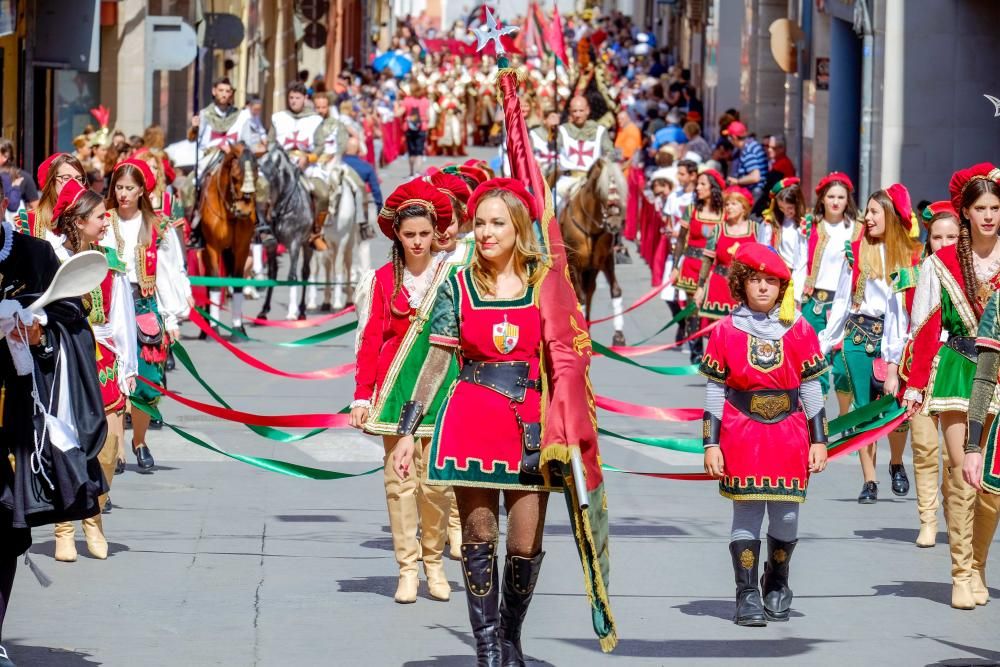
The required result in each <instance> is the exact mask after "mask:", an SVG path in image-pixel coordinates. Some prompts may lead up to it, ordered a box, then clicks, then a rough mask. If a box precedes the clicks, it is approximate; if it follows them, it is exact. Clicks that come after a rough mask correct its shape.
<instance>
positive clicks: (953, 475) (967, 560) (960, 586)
mask: <svg viewBox="0 0 1000 667" xmlns="http://www.w3.org/2000/svg"><path fill="white" fill-rule="evenodd" d="M942 488H943V492H944V517H945V521H947V522H948V549H949V550H950V551H951V606H952V607H954V608H955V609H975V608H976V601H975V599H974V598H973V596H972V519H973V508H974V507H975V503H976V490H975V489H973V488H972V487H971V486H969V485H968V484H966V483H965V480H964V479H962V468H961V467H950V468H948V469H947V471H946V473H945V483H944V485H943V487H942Z"/></svg>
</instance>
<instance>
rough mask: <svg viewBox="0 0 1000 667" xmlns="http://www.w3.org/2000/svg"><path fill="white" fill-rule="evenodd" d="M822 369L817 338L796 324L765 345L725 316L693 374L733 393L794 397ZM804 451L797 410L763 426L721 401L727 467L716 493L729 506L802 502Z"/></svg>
mask: <svg viewBox="0 0 1000 667" xmlns="http://www.w3.org/2000/svg"><path fill="white" fill-rule="evenodd" d="M826 367H827V364H826V359H825V358H824V357H823V355H822V354H821V352H820V348H819V340H818V339H817V337H816V333H815V332H814V331H813V330H812V327H811V326H809V323H808V322H806V321H805V319H803V318H802V317H798V318H796V320H795V322H794V323H793V324H792V326H791V327H790V328H789V329H788V330H787V331H786V332H785V334H784V335H783V336H782V337H781V338H780V339H778V340H769V339H763V338H757V337H755V336H752V335H750V334H748V333H746V332H744V331H741V330H740V329H737V328H736V325H735V324H734V323H733V319H732V316H727V317H726V318H724V319H723V320H722V321H721V322H720V323H719V325H718V326H717V327H715V329H714V330H713V331H712V336H711V338H709V340H708V346H707V349H706V350H705V356H704V358H703V359H702V362H701V367H700V369H699V372H701V374H702V375H704V376H705V377H707V378H708V379H709V380H710V381H712V382H718V383H719V384H722V385H724V386H725V387H726V388H727V389H733V390H736V391H763V390H772V391H773V390H783V391H793V390H798V389H799V388H800V387H801V386H802V383H803V382H806V381H807V380H813V379H818V378H819V377H820V376H821V375H822V374H823V373H824V372H826ZM809 444H810V443H809V427H808V422H807V420H806V415H805V412H804V411H803V410H801V409H800V410H798V411H796V412H792V413H791V414H789V415H788V416H787V417H785V418H784V419H782V420H781V421H778V422H776V423H773V424H764V423H762V422H758V421H755V420H754V419H751V418H750V417H748V416H747V415H745V414H743V412H741V411H740V410H739V409H737V408H736V407H735V406H734V405H733V404H732V403H730V402H729V401H728V400H727V401H726V403H725V406H724V407H723V412H722V428H721V431H720V435H719V445H720V447H721V448H722V456H723V458H724V460H725V474H724V476H723V478H722V479H721V480H720V481H719V493H720V494H722V495H723V496H725V497H727V498H731V499H733V500H789V501H793V502H803V501H804V500H805V498H806V487H807V485H808V483H809Z"/></svg>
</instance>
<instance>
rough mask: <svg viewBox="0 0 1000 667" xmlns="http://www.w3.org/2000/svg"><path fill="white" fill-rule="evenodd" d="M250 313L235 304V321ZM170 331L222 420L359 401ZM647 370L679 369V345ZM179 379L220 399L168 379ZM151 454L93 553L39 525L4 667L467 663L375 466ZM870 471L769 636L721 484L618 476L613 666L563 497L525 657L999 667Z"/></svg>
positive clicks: (664, 460) (334, 455)
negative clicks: (410, 558)
mask: <svg viewBox="0 0 1000 667" xmlns="http://www.w3.org/2000/svg"><path fill="white" fill-rule="evenodd" d="M405 168H406V167H405V164H404V163H403V161H402V160H401V161H399V162H398V163H397V164H396V165H394V166H393V167H392V168H390V169H388V170H386V171H385V173H384V174H383V181H384V187H385V190H386V193H388V192H389V191H391V189H392V187H393V186H394V185H395V184H397V183H399V182H400V180H401V177H402V176H403V173H404V170H405ZM386 247H387V246H386V245H385V244H384V243H383V242H381V241H380V242H379V244H378V245H377V246H376V248H375V250H374V251H373V258H374V260H376V261H379V260H381V259H382V258H384V257H385V249H386ZM620 269H621V276H622V282H623V286H624V289H625V293H626V298H625V301H626V303H630V302H631V301H632V300H633V299H634V298H635V297H636V296H638V295H640V294H642V293H644V292H645V291H646V290H647V286H648V276H649V273H648V269H647V268H646V267H645V266H643V265H642V264H641V263H636V264H633V265H631V266H624V267H620ZM284 299H285V293H284V292H280V291H279V296H278V301H279V305H278V307H277V308H276V310H275V312H276V313H283V312H284V307H283V306H284V303H283V302H284ZM257 303H258V302H248V304H247V312H248V313H250V312H251V310H252V309H253V308H254V307H255V306H256V305H257ZM609 303H610V299H609V297H608V295H607V292H606V289H602V290H601V291H600V292H599V294H598V299H597V302H596V307H595V316H600V315H604V314H607V313H608V312H609V308H610V306H609ZM667 316H668V314H667V310H666V308H665V307H664V306H663V304H662V303H659V302H658V301H654V302H653V303H650V304H648V305H646V306H644V307H642V308H640V309H638V310H637V311H635V312H634V313H631V314H629V315H628V316H627V317H626V320H627V331H626V333H627V335H628V336H629V337H630V338H631V339H632V340H636V339H639V338H642V337H645V336H647V335H649V334H651V333H652V332H653V331H655V330H656V329H657V328H658V327H659V325H660V324H661V323H662V322H663V321H665V319H666V318H667ZM312 331H315V330H308V331H298V332H296V331H288V330H278V329H273V328H272V329H263V328H258V329H255V330H253V331H252V335H254V336H256V337H259V338H263V339H266V340H272V341H278V340H291V339H293V338H297V337H299V336H300V335H305V334H306V333H311V332H312ZM184 332H185V334H186V336H187V337H188V338H187V340H185V343H184V344H185V345H186V347H187V348H188V350H189V351H190V353H191V355H192V356H193V358H194V360H195V361H196V363H197V364H198V365H199V367H200V368H201V371H202V373H203V375H204V377H205V378H206V380H208V381H209V382H210V383H211V384H213V385H214V386H215V387H216V388H217V389H218V390H219V392H220V393H221V394H222V395H223V396H224V397H225V398H226V400H227V401H229V402H230V403H231V404H232V405H233V407H235V408H237V409H240V410H244V411H248V412H260V413H266V414H288V413H304V412H331V411H336V410H338V409H340V408H341V407H343V406H344V405H346V404H347V403H348V402H349V401H350V397H351V393H352V388H353V380H352V378H351V377H346V378H341V379H336V380H324V381H301V380H289V379H282V378H279V377H275V376H272V375H266V374H263V373H261V372H259V371H256V370H254V369H252V368H251V367H249V366H247V365H245V364H244V363H242V362H240V361H239V360H238V359H236V358H235V357H234V356H232V355H231V354H229V353H228V352H226V351H225V350H223V349H222V348H221V347H220V346H219V345H218V344H216V343H213V342H211V341H206V342H199V341H197V340H195V336H194V334H195V331H194V329H193V328H192V327H191V326H190V325H186V326H185V329H184ZM668 335H669V334H668ZM594 336H595V338H596V339H597V340H600V341H602V342H604V343H606V344H607V343H610V338H611V329H610V325H609V324H603V325H599V326H597V327H595V329H594ZM657 340H667V338H665V337H663V338H661V339H657ZM352 343H353V341H351V340H348V339H347V338H343V339H337V340H334V341H332V342H330V343H325V344H322V345H319V346H316V347H309V348H281V347H274V346H270V345H264V344H257V343H249V344H244V345H242V346H241V347H242V349H244V350H246V351H247V352H250V353H252V354H254V355H258V356H259V357H261V358H262V359H264V360H266V361H267V362H268V363H270V364H272V365H274V366H276V367H278V368H281V369H285V370H294V371H304V370H311V369H314V368H318V367H328V366H336V365H339V364H343V363H346V362H348V361H351V360H352V359H353V347H352ZM645 360H647V361H649V362H651V363H654V364H661V365H667V364H671V365H672V364H682V363H686V354H681V353H677V352H665V353H660V354H657V355H654V356H650V357H646V358H645ZM170 383H171V387H172V388H173V389H175V390H178V391H181V392H183V393H184V394H186V395H187V396H190V397H192V398H195V399H199V400H204V401H209V402H211V398H210V397H209V396H208V395H207V394H206V393H205V392H204V391H203V390H202V389H201V387H199V386H198V385H197V384H196V383H195V382H194V381H193V380H192V379H191V377H190V376H188V375H187V374H186V373H185V372H184V371H182V370H178V371H176V372H174V373H172V374H171V376H170ZM593 383H594V386H595V388H596V390H597V392H598V393H600V394H603V395H606V396H610V397H614V398H618V399H621V400H627V401H632V402H635V403H642V404H646V405H657V406H667V407H698V406H700V404H701V400H702V384H703V383H702V381H701V380H699V379H698V378H697V377H679V378H678V377H663V376H660V375H656V374H653V373H649V372H646V371H644V370H641V369H637V368H633V367H629V366H625V365H622V364H620V363H616V362H613V361H608V360H606V359H596V360H595V362H594V365H593ZM162 408H163V411H164V414H165V415H166V418H167V419H168V421H171V422H172V423H175V424H177V425H178V426H180V427H182V428H184V429H187V430H189V431H191V432H192V433H194V434H196V435H198V436H199V437H203V438H206V439H208V440H210V441H211V442H213V443H216V444H217V445H219V446H220V447H222V448H224V449H227V450H229V451H233V452H239V453H243V454H250V455H255V456H267V457H273V458H278V459H285V460H290V461H293V462H296V463H301V464H304V465H310V466H316V467H321V468H329V469H336V470H343V471H349V472H359V471H364V470H367V469H370V468H372V467H374V466H377V465H379V464H380V462H381V448H380V445H379V444H378V443H376V441H375V440H374V439H372V438H368V437H365V436H361V435H357V434H355V433H353V432H345V431H328V432H326V433H324V434H322V435H319V436H317V437H315V438H312V439H310V440H306V441H303V442H300V443H295V444H281V443H276V442H273V441H270V440H265V439H263V438H260V437H258V436H257V435H255V434H253V433H251V432H250V431H249V430H247V429H246V428H244V427H242V426H241V425H239V424H233V423H230V422H223V421H220V420H218V419H215V418H212V417H208V416H205V415H201V414H198V413H195V412H193V411H191V410H188V409H186V408H183V407H182V406H179V405H178V404H176V403H171V402H169V401H166V400H165V401H164V402H163V404H162ZM831 408H832V406H831ZM834 410H835V408H834ZM834 414H835V412H834ZM600 418H601V422H602V426H604V427H606V428H610V429H612V430H615V431H619V432H623V433H628V434H636V435H649V436H655V435H686V436H689V437H693V436H696V435H697V434H698V430H699V429H698V426H697V425H696V424H688V425H682V426H672V425H664V424H663V423H662V422H655V421H648V420H637V419H627V418H622V417H619V416H616V415H613V414H610V413H602V414H601V415H600ZM149 444H150V447H151V448H152V451H153V453H154V455H155V457H156V459H157V463H158V464H159V467H158V469H157V470H156V472H155V474H153V475H149V476H142V475H138V474H136V472H135V468H134V466H132V465H130V466H129V471H128V472H127V473H126V474H125V475H122V476H119V477H116V478H115V480H114V488H113V491H112V497H113V500H114V504H115V509H114V511H113V512H112V513H111V514H110V515H108V516H106V517H105V526H106V532H107V535H108V539H109V541H110V542H111V557H110V558H108V560H107V561H105V562H101V561H97V560H94V559H91V558H90V557H88V556H87V555H86V549H85V547H84V544H83V540H82V535H78V537H79V540H78V547H79V549H80V551H81V556H80V559H79V560H78V562H76V563H73V564H63V563H57V562H55V561H54V560H53V559H52V553H53V543H52V536H51V531H50V530H46V529H38V530H36V531H35V546H34V547H33V548H32V550H31V556H32V559H33V561H34V563H35V564H36V565H37V566H38V567H39V568H40V569H41V570H42V571H44V573H45V574H46V575H48V576H49V577H50V578H51V579H52V580H53V585H51V586H50V587H48V588H42V587H41V586H39V585H38V583H36V581H35V578H34V577H33V576H32V575H31V574H30V573H29V572H28V570H27V568H22V569H21V570H20V571H19V576H18V580H17V582H16V584H15V593H14V599H13V605H12V610H11V612H10V615H9V617H8V621H7V627H6V628H5V641H4V643H5V645H6V646H7V647H8V649H9V650H10V652H11V657H12V658H13V659H14V660H15V661H16V663H17V664H18V665H19V666H22V667H23V666H43V667H81V666H83V665H110V666H115V667H118V666H133V665H143V666H150V667H154V666H161V665H163V666H166V665H195V666H201V665H238V666H242V665H267V666H272V665H297V666H303V667H306V666H312V665H317V666H318V665H370V666H373V667H375V666H381V665H386V666H390V665H407V666H410V667H415V666H418V665H421V666H423V665H427V666H430V665H468V664H471V663H472V659H471V657H470V656H471V655H472V652H473V648H472V638H471V634H470V631H469V627H468V620H467V616H466V609H465V600H464V594H463V592H462V590H461V587H462V577H461V573H460V570H459V567H458V564H457V563H454V562H450V561H449V562H448V563H447V565H446V568H447V571H448V575H449V579H450V580H451V582H452V586H453V588H454V590H455V594H454V595H453V598H452V600H451V601H450V602H447V603H442V602H436V601H433V600H432V599H430V598H429V597H428V596H427V595H426V590H425V589H424V588H422V589H421V597H420V599H419V600H418V602H417V603H416V604H414V605H397V604H394V603H393V601H392V594H393V591H394V589H395V576H394V571H395V563H394V560H393V555H392V550H391V548H392V547H391V540H390V537H389V534H388V528H387V519H386V510H385V502H384V498H383V495H382V489H381V480H380V474H375V475H372V476H366V477H357V478H350V479H345V480H339V481H308V480H302V479H294V478H291V477H286V476H282V475H278V474H275V473H271V472H265V471H262V470H259V469H256V468H252V467H250V466H247V465H245V464H242V463H239V462H236V461H232V460H228V459H225V458H223V457H222V456H220V455H218V454H214V453H212V452H209V451H207V450H204V449H201V448H199V447H196V446H194V445H192V444H190V443H188V442H186V441H184V440H183V439H182V438H180V437H179V436H177V435H176V434H174V433H172V432H170V431H169V430H163V431H159V432H155V433H152V434H151V436H150V438H149ZM884 446H885V445H884V444H883V447H884ZM602 453H603V457H604V460H605V462H607V463H610V464H613V465H617V466H620V467H624V468H631V469H638V470H672V471H684V470H695V469H699V468H700V457H698V456H696V455H692V454H679V453H669V452H665V451H663V450H657V449H653V448H651V447H646V446H642V445H631V444H628V443H625V442H621V441H616V440H612V439H604V440H603V441H602ZM882 458H883V460H885V458H886V457H885V456H883V457H882ZM907 464H909V458H907ZM879 474H880V475H882V476H883V481H885V482H886V483H885V484H883V488H882V494H883V499H882V500H880V501H879V503H878V504H877V505H874V506H859V505H858V504H857V503H856V502H855V499H856V496H857V493H858V491H859V489H860V486H861V475H860V470H859V467H858V463H857V459H856V458H854V457H848V458H847V459H846V460H841V461H838V462H835V463H833V464H831V466H830V467H829V469H828V470H827V471H826V472H825V473H823V474H822V475H821V476H819V477H816V478H814V480H813V483H812V484H811V485H810V493H809V500H808V502H807V503H806V504H805V506H804V508H803V511H802V515H801V522H800V537H801V541H800V543H799V545H798V548H797V549H796V551H795V555H794V559H793V561H792V586H793V588H794V590H795V593H796V596H795V602H794V606H793V609H794V611H793V614H792V618H791V621H790V622H788V623H784V624H771V625H770V626H769V627H767V628H739V627H736V626H735V625H733V624H732V622H731V620H730V619H731V615H732V611H733V599H732V598H733V590H734V586H733V576H732V570H731V566H730V560H729V554H728V550H727V542H728V533H729V522H730V511H731V510H730V506H729V502H728V501H726V500H725V499H723V498H721V497H720V496H719V495H718V493H717V490H716V487H715V485H714V484H712V483H706V482H677V481H661V480H656V479H650V478H642V477H632V476H624V475H614V474H611V475H609V476H608V479H607V485H608V498H609V501H608V502H609V511H610V515H611V539H612V543H611V551H612V575H611V592H612V599H613V607H614V613H615V616H616V619H617V623H618V628H619V634H620V637H621V642H620V644H619V646H618V648H617V650H616V651H615V652H614V653H613V654H611V655H609V656H606V655H603V654H602V653H601V652H600V648H599V646H598V643H597V641H596V639H595V638H594V636H593V634H592V632H591V630H590V623H589V611H588V606H587V603H586V600H585V598H584V596H583V588H582V579H581V575H580V570H579V565H578V562H577V559H576V553H575V548H574V545H573V542H572V539H571V536H570V533H569V528H568V524H567V519H566V517H565V514H564V513H563V512H562V504H561V501H559V499H554V502H553V505H552V507H551V508H550V512H549V521H548V523H547V525H546V530H545V549H546V551H547V552H548V555H547V556H546V559H545V565H544V567H543V570H542V574H541V577H540V580H539V584H538V589H537V592H536V595H535V600H534V603H533V605H532V607H531V610H530V612H529V615H528V622H527V625H526V627H525V631H524V646H525V649H526V652H527V653H528V654H529V655H530V656H531V658H532V662H531V664H536V665H559V666H564V665H572V666H574V667H582V666H584V665H610V664H629V665H632V664H636V665H661V664H662V665H666V664H678V665H719V664H730V663H731V664H740V665H747V666H749V665H771V664H774V663H775V662H780V663H781V664H796V665H843V664H851V665H900V666H909V665H931V664H933V665H997V664H1000V640H998V639H997V632H996V628H997V627H998V623H1000V601H994V602H992V603H991V604H989V605H988V606H986V607H983V608H979V609H977V610H975V611H955V610H952V609H951V608H950V607H949V605H948V602H949V599H950V580H949V559H948V549H947V545H946V543H945V539H946V538H945V534H944V528H943V518H942V520H941V523H942V528H941V534H940V535H939V541H938V545H937V546H936V547H935V548H932V549H917V548H916V547H915V546H914V545H913V540H914V538H915V537H916V533H917V516H916V508H915V502H914V497H913V495H912V493H911V495H910V496H909V497H907V498H895V497H893V496H892V495H891V493H889V489H888V473H887V470H886V469H885V466H884V465H883V466H882V469H880V471H879ZM911 476H912V472H911ZM994 558H995V557H994ZM993 594H994V595H1000V590H997V589H994V590H993Z"/></svg>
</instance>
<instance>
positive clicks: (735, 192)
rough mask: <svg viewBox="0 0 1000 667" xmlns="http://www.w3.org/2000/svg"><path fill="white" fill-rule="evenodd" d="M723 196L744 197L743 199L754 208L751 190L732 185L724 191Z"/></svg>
mask: <svg viewBox="0 0 1000 667" xmlns="http://www.w3.org/2000/svg"><path fill="white" fill-rule="evenodd" d="M723 194H724V195H725V196H726V197H730V196H734V197H742V198H743V199H745V200H746V201H747V203H748V204H750V205H751V206H753V195H752V194H751V193H750V191H749V190H747V189H746V188H745V187H743V186H742V185H730V186H729V187H728V188H726V189H725V190H724V191H723Z"/></svg>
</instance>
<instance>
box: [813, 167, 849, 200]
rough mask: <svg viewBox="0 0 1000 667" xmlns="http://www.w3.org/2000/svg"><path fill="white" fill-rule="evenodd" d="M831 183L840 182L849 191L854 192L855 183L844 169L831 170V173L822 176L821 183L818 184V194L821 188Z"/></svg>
mask: <svg viewBox="0 0 1000 667" xmlns="http://www.w3.org/2000/svg"><path fill="white" fill-rule="evenodd" d="M831 183H840V184H841V185H843V186H844V187H845V188H847V192H848V193H851V192H854V183H852V182H851V177H850V176H848V175H847V174H845V173H844V172H842V171H831V172H830V173H829V174H827V175H826V176H824V177H823V178H821V179H820V181H819V183H817V184H816V194H817V195H818V194H819V192H820V190H822V189H823V188H825V187H826V186H828V185H830V184H831Z"/></svg>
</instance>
